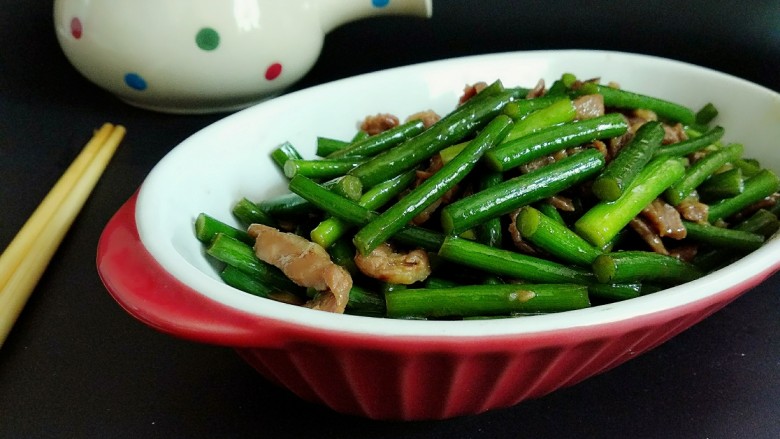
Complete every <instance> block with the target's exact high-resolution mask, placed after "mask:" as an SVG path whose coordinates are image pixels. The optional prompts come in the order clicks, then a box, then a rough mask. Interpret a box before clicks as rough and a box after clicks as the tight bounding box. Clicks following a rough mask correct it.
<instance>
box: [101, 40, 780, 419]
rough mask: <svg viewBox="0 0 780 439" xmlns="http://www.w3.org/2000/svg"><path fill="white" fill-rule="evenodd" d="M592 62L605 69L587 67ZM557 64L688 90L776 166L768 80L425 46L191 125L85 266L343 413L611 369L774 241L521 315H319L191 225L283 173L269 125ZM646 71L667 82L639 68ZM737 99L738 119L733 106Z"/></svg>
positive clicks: (373, 411) (775, 257)
mask: <svg viewBox="0 0 780 439" xmlns="http://www.w3.org/2000/svg"><path fill="white" fill-rule="evenodd" d="M604 66H609V68H608V70H606V71H602V72H596V71H594V69H596V68H605V67H604ZM445 71H446V72H449V74H450V76H454V78H450V79H443V80H442V78H448V77H443V76H441V75H440V73H441V72H445ZM568 71H571V72H576V73H577V74H578V75H579V76H581V77H590V76H602V77H604V78H605V79H607V80H615V81H618V82H620V83H622V84H623V85H624V87H626V88H630V89H632V90H637V91H640V92H644V93H647V94H654V95H657V96H661V97H667V98H670V99H671V98H676V100H677V101H680V102H682V103H685V104H688V105H691V106H692V107H695V106H701V105H702V104H703V103H706V102H709V101H712V102H714V103H715V104H716V105H717V106H718V107H719V108H720V109H721V116H720V118H721V119H719V123H720V124H722V125H723V126H724V127H726V130H727V132H728V133H729V134H728V135H730V136H734V137H733V138H734V139H739V140H740V141H741V142H743V143H744V144H745V147H746V150H747V151H748V153H749V155H750V156H751V157H756V158H759V159H761V160H762V163H764V165H765V166H767V167H769V168H771V169H774V170H777V169H778V168H780V166H779V165H780V163H778V160H780V158H778V157H777V155H776V154H774V153H773V152H772V150H771V149H770V148H769V146H768V145H770V144H771V143H769V141H770V140H771V139H776V138H780V124H779V123H777V122H778V121H777V117H778V116H777V115H773V114H771V112H770V110H771V109H772V108H773V106H774V108H776V107H777V104H778V103H780V96H778V95H777V94H776V93H774V92H772V91H769V90H766V89H763V88H761V87H759V86H756V85H754V84H750V83H748V82H745V81H742V80H740V79H737V78H734V77H731V76H728V75H725V74H721V73H717V72H713V71H710V70H707V69H703V68H699V67H695V66H691V65H686V64H682V63H678V62H674V61H669V60H663V59H658V58H652V57H646V56H638V55H630V54H621V53H614V52H592V51H554V52H528V53H509V54H499V55H488V56H481V57H471V58H463V59H456V60H448V61H440V62H435V63H428V64H423V65H417V66H411V67H405V68H401V69H394V70H390V71H386V72H380V73H374V74H370V75H364V76H361V77H357V78H353V79H350V80H344V81H338V82H335V83H332V84H327V85H324V86H320V87H315V88H313V89H309V90H304V91H301V92H297V93H293V94H290V95H287V96H284V97H281V98H278V99H275V100H273V101H269V102H267V103H264V104H260V105H258V106H256V107H253V108H250V109H248V110H245V111H243V112H240V113H237V114H235V115H233V116H231V117H228V118H226V119H225V120H223V121H221V122H219V123H217V124H215V125H213V126H211V127H208V128H207V129H205V130H203V131H202V132H200V133H198V134H196V135H195V136H193V137H191V138H190V139H188V140H187V141H185V142H184V143H182V144H181V145H179V146H178V147H176V148H175V149H174V150H173V151H171V153H169V154H168V156H166V157H165V158H164V159H163V160H162V161H161V162H160V164H159V165H157V166H156V167H155V169H154V170H153V171H152V172H151V173H150V175H149V177H148V178H147V179H146V180H145V181H144V183H143V185H142V186H141V189H140V190H139V192H138V193H137V194H136V195H134V196H133V197H132V198H131V199H130V200H128V201H127V203H126V204H125V205H124V206H123V207H122V208H121V209H120V210H119V211H118V212H117V213H116V215H115V216H114V217H113V218H112V219H111V220H110V222H109V223H108V225H107V226H106V228H105V231H104V232H103V235H102V236H101V239H100V243H99V247H98V256H97V262H98V270H99V273H100V276H101V278H102V280H103V282H104V283H105V285H106V287H107V289H108V291H109V292H110V293H111V294H112V295H113V297H114V298H115V299H116V300H117V302H118V303H119V304H120V305H121V306H122V307H124V309H125V310H127V312H128V313H130V314H131V315H133V316H135V317H136V318H137V319H139V320H140V321H142V322H144V323H146V324H147V325H149V326H151V327H153V328H155V329H158V330H160V331H162V332H165V333H168V334H171V335H174V336H177V337H181V338H184V339H188V340H194V341H198V342H204V343H212V344H219V345H225V346H231V347H235V348H236V350H237V351H238V352H239V354H240V355H241V356H242V357H243V358H244V359H245V360H246V361H247V362H249V363H250V364H251V365H252V366H254V367H255V368H256V369H257V370H258V371H259V372H260V373H261V374H262V375H264V376H265V377H267V378H268V379H269V380H271V381H273V382H276V383H278V384H279V385H281V386H284V387H286V388H288V389H290V390H291V391H292V392H294V393H295V394H297V395H299V396H300V397H301V398H304V399H306V400H310V401H316V402H319V403H322V404H325V405H327V406H329V407H331V408H333V409H334V410H336V411H339V412H343V413H348V414H355V415H362V416H367V417H370V418H376V419H405V420H412V419H441V418H449V417H454V416H459V415H467V414H476V413H480V412H484V411H486V410H490V409H494V408H499V407H506V406H511V405H514V404H517V403H519V402H521V401H523V400H525V399H528V398H535V397H540V396H542V395H545V394H548V393H550V392H553V391H555V390H556V389H559V388H561V387H565V386H570V385H573V384H575V383H578V382H580V381H582V380H584V379H586V378H588V377H591V376H593V375H596V374H599V373H601V372H604V371H606V370H609V369H611V368H613V367H615V366H618V365H620V364H622V363H623V362H625V361H627V360H629V359H631V358H634V357H636V356H637V355H639V354H641V353H643V352H646V351H647V350H649V349H652V348H653V347H655V346H658V345H659V344H661V343H663V342H664V341H666V340H668V339H669V338H671V337H673V336H675V335H676V334H678V333H680V332H682V331H683V330H685V329H687V328H689V327H690V326H691V325H693V324H695V323H697V322H699V321H701V320H702V319H704V318H706V317H707V316H709V315H710V314H712V313H714V312H715V311H717V310H718V309H720V308H722V307H723V306H725V305H726V304H728V303H729V302H731V301H732V300H733V299H735V298H736V297H738V296H739V295H740V294H742V293H744V292H746V291H748V290H750V289H751V288H752V287H754V286H755V285H757V284H758V283H760V282H761V281H763V280H764V279H765V278H767V277H768V276H770V275H771V274H772V273H774V272H776V271H777V270H778V269H780V240H778V239H776V237H775V238H773V239H771V240H770V241H769V242H768V243H767V244H765V245H764V246H763V247H762V248H760V249H759V250H757V251H755V252H753V253H751V254H750V255H748V256H746V257H744V258H742V259H741V260H739V261H737V262H735V263H734V264H731V265H730V266H728V267H726V268H724V269H721V270H718V271H716V272H713V273H711V274H708V275H707V276H705V277H703V278H700V279H697V280H695V281H693V282H689V283H687V284H684V285H680V286H677V287H674V288H670V289H667V290H664V291H660V292H657V293H653V294H650V295H647V296H642V297H639V298H637V299H631V300H628V301H624V302H619V303H614V304H609V305H601V306H596V307H592V308H589V309H584V310H577V311H569V312H565V313H558V314H550V315H541V316H533V317H526V318H516V319H498V320H484V321H483V320H479V321H458V322H454V321H440V322H433V321H430V322H429V321H407V320H392V319H378V318H371V317H360V316H348V315H335V314H331V313H325V312H319V311H312V310H309V309H304V308H299V307H294V306H290V305H285V304H281V303H277V302H273V301H269V300H265V299H261V298H257V297H254V296H251V295H248V294H245V293H242V292H240V291H237V290H234V289H232V288H230V287H228V286H226V285H224V284H223V283H221V282H220V281H219V280H218V276H217V275H216V271H215V270H214V268H213V267H211V266H210V265H209V263H208V262H207V261H206V258H205V257H204V255H203V253H202V249H201V247H200V243H198V242H197V241H196V240H195V238H194V235H193V231H192V221H193V220H194V218H195V216H196V215H197V214H198V213H200V212H209V213H213V214H215V216H218V217H219V215H220V214H221V215H223V218H225V219H228V218H230V213H229V212H230V207H231V206H232V204H233V203H234V202H235V201H236V200H237V199H238V198H239V197H241V196H248V197H250V198H253V197H254V198H258V199H260V198H262V196H265V195H268V194H273V193H279V192H280V191H281V190H283V188H284V182H283V179H282V178H281V177H280V176H278V175H277V173H276V171H274V170H273V169H272V167H271V166H272V165H271V164H268V166H267V167H265V168H263V167H262V166H265V165H257V166H261V169H259V170H258V169H255V166H256V164H257V163H264V162H270V161H269V160H268V159H267V154H268V152H269V151H270V150H271V149H272V148H273V147H275V146H276V145H278V144H279V143H281V141H284V140H290V139H292V140H293V142H294V144H296V146H298V145H301V146H300V147H299V149H300V150H302V152H307V151H306V149H305V146H304V145H306V144H307V143H306V142H309V143H308V144H310V145H313V139H314V136H316V135H325V136H333V137H345V136H347V135H349V133H350V132H351V131H352V130H354V125H353V124H352V123H345V122H349V121H354V120H357V119H358V118H359V117H360V116H361V115H365V114H373V113H376V112H379V111H383V112H387V111H389V112H396V113H397V114H410V113H412V112H414V111H417V110H419V109H421V108H423V109H424V108H429V107H436V105H438V106H439V107H440V108H446V106H447V105H450V106H451V105H454V102H455V101H456V99H457V95H458V94H459V92H460V90H461V89H462V85H463V84H464V83H472V82H476V81H477V80H481V79H486V78H487V79H494V78H513V80H510V79H506V80H505V83H507V84H513V83H514V82H515V81H518V82H517V85H525V84H533V83H535V82H536V79H538V78H555V77H559V76H560V74H561V73H562V72H568ZM637 72H641V73H637ZM658 77H665V78H668V81H665V82H663V83H659V82H658V81H652V80H651V79H653V78H658ZM380 84H381V85H382V87H380V91H379V92H377V93H378V94H379V96H378V97H376V96H374V97H372V99H362V100H359V102H345V103H342V104H336V105H335V107H334V106H333V105H334V102H337V101H339V100H340V99H339V97H340V96H364V94H365V93H367V91H368V90H376V88H377V86H378V85H380ZM388 84H390V85H388ZM681 90H682V91H681ZM377 93H375V94H377ZM342 100H343V99H342ZM429 104H430V105H429ZM748 106H749V108H750V111H752V112H753V113H752V114H753V115H754V116H753V117H751V118H746V117H745V114H746V108H748ZM342 107H343V108H342ZM325 109H327V110H328V111H324V110H325ZM757 114H759V115H760V116H755V115H757ZM314 115H319V116H320V120H318V121H317V122H316V123H314V124H312V125H314V126H312V125H305V126H308V127H310V129H311V130H309V128H307V129H305V130H302V129H300V128H299V127H300V126H301V125H300V124H301V123H303V122H305V121H307V120H309V118H312V117H313V116H314ZM757 117H758V118H759V119H761V118H762V117H763V118H774V123H772V124H765V125H760V126H759V125H756V124H757V123H758V122H761V121H758V122H756V118H757ZM323 119H324V120H323ZM747 119H750V120H747ZM304 131H305V132H304ZM225 145H229V146H230V148H231V151H230V152H229V153H225V152H224V150H225ZM262 145H265V149H263V147H262ZM312 150H313V146H312ZM206 158H208V160H206ZM253 158H257V160H253Z"/></svg>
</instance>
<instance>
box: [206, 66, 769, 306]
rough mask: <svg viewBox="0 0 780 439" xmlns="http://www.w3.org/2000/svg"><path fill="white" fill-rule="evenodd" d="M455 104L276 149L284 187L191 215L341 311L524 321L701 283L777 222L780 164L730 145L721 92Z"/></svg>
mask: <svg viewBox="0 0 780 439" xmlns="http://www.w3.org/2000/svg"><path fill="white" fill-rule="evenodd" d="M454 104H455V108H454V109H453V110H452V111H451V112H450V113H448V114H446V115H439V114H437V113H435V112H433V111H430V110H423V111H420V112H419V113H416V114H412V115H408V116H406V117H405V118H404V119H401V118H400V117H399V115H393V114H387V113H384V114H376V115H369V116H366V117H365V119H363V120H362V122H361V123H360V124H359V127H358V129H357V130H356V131H357V133H356V134H355V136H354V137H353V138H352V139H348V140H336V139H329V138H324V137H320V138H318V140H317V145H316V146H317V149H316V154H317V156H318V157H309V158H304V157H302V156H301V155H300V154H299V152H298V151H297V150H296V148H295V147H294V146H293V145H291V144H290V143H285V144H283V145H279V146H278V147H277V148H276V149H275V150H274V151H273V152H272V154H271V157H270V159H272V160H273V161H274V162H275V163H276V164H277V165H278V167H279V170H280V172H282V173H283V174H284V176H285V177H286V178H287V179H288V185H289V189H290V193H288V194H285V195H282V196H279V197H274V198H271V199H266V200H248V199H242V200H238V201H237V202H236V204H235V207H234V209H233V216H234V218H233V220H232V221H231V220H229V219H221V220H220V219H216V218H214V217H212V216H210V215H208V214H207V213H202V214H200V215H199V217H198V218H197V220H196V223H195V231H196V236H197V237H198V239H199V240H200V241H202V242H203V243H204V245H205V246H206V253H207V254H208V255H209V257H211V258H214V259H216V260H217V261H220V264H221V266H223V267H224V268H223V269H222V270H221V271H220V276H221V278H222V279H223V280H224V281H225V282H226V283H228V284H229V285H231V286H233V287H235V288H237V289H240V290H242V291H245V292H247V293H251V294H254V295H257V296H261V297H264V298H268V299H272V300H277V301H282V302H286V303H289V304H291V305H299V306H305V307H308V308H312V309H318V310H323V311H330V312H334V313H347V314H356V315H364V316H375V317H391V318H407V319H476V318H498V317H513V316H525V315H534V314H543V313H551V312H561V311H568V310H575V309H580V308H585V307H589V306H594V305H599V304H603V303H609V302H614V301H619V300H627V299H631V298H635V297H638V296H641V295H644V294H652V293H654V292H657V291H659V290H661V289H664V288H668V287H671V286H674V285H678V284H681V283H684V282H689V281H692V280H695V279H697V278H699V277H701V276H703V275H705V274H707V273H709V272H711V271H713V270H717V269H718V268H721V267H723V266H725V265H727V264H729V263H731V262H733V261H734V260H736V259H738V258H740V257H742V256H744V255H745V254H747V253H749V252H751V251H753V250H756V249H757V248H759V247H760V246H761V245H762V244H763V243H764V242H765V241H766V240H767V239H769V238H770V237H771V236H772V235H773V234H775V233H776V232H777V230H778V228H779V227H780V222H779V221H778V215H780V203H778V200H779V199H780V194H779V193H778V189H779V187H780V181H779V180H778V177H777V175H776V174H775V173H774V172H772V171H771V170H768V169H765V168H763V167H761V165H760V164H759V163H758V162H757V161H755V160H753V159H751V158H749V157H745V156H743V152H744V151H743V147H742V145H741V144H738V143H726V142H724V141H723V140H722V139H723V136H724V133H725V129H724V127H721V126H719V125H717V124H716V123H717V108H716V107H715V106H714V105H712V104H708V105H706V106H704V107H702V108H701V109H700V110H698V111H693V110H692V109H690V108H688V107H685V106H683V105H680V104H677V103H674V102H670V101H667V100H663V99H658V98H655V97H651V96H647V95H642V94H638V93H634V92H631V91H626V90H623V89H621V88H620V87H619V86H618V85H617V84H602V83H601V81H600V80H599V79H592V80H585V81H583V80H578V79H577V78H576V77H575V76H574V75H571V74H564V75H563V76H562V77H561V78H560V79H558V80H556V81H554V82H553V83H552V84H551V85H550V86H549V87H547V86H546V84H545V82H544V81H543V80H540V81H539V82H538V83H537V84H536V85H535V86H534V87H533V88H530V89H529V88H522V87H504V85H503V84H502V83H501V82H500V81H496V82H494V83H492V84H487V83H478V84H472V85H468V86H466V88H465V89H464V92H463V94H462V96H461V97H460V99H459V101H458V102H457V103H454ZM229 223H233V224H240V226H239V227H235V226H232V225H229Z"/></svg>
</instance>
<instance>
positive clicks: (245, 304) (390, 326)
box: [136, 49, 780, 338]
mask: <svg viewBox="0 0 780 439" xmlns="http://www.w3.org/2000/svg"><path fill="white" fill-rule="evenodd" d="M545 56H557V57H560V56H574V57H577V56H579V57H600V58H604V57H607V58H619V59H621V60H623V61H631V62H653V63H663V64H664V65H666V66H669V67H674V68H676V69H684V70H688V71H692V70H695V71H696V72H697V73H701V74H705V75H716V76H718V77H720V78H722V79H725V80H728V81H736V82H738V83H740V84H742V85H743V86H749V87H758V88H759V89H760V90H761V91H762V92H765V93H770V94H772V95H774V96H775V97H776V99H778V100H779V101H780V95H779V94H777V93H776V92H774V91H772V90H769V89H767V88H765V87H762V86H760V85H757V84H754V83H751V82H748V81H746V80H743V79H741V78H737V77H735V76H732V75H728V74H726V73H722V72H718V71H715V70H712V69H708V68H705V67H700V66H696V65H693V64H689V63H684V62H681V61H676V60H671V59H666V58H660V57H656V56H651V55H642V54H634V53H626V52H614V51H601V50H579V49H574V50H542V51H521V52H502V53H493V54H483V55H474V56H467V57H459V58H450V59H444V60H438V61H430V62H425V63H419V64H414V65H410V66H402V67H396V68H392V69H387V70H383V71H379V72H372V73H366V74H362V75H358V76H355V77H351V78H345V79H341V80H337V81H333V82H330V83H326V84H321V85H318V86H315V87H311V88H308V89H304V90H299V91H296V92H293V93H290V94H288V95H284V96H281V97H278V98H276V99H274V100H271V101H267V102H264V103H260V104H258V105H256V106H253V107H251V108H248V109H245V110H242V111H240V112H238V113H236V114H233V115H231V116H228V117H226V118H223V119H221V120H220V121H217V122H215V123H214V124H212V125H209V126H208V127H205V128H204V129H202V130H200V131H199V132H197V133H195V134H194V135H193V136H191V137H189V138H188V139H186V140H184V141H183V142H182V143H180V144H179V145H178V146H176V147H175V148H174V149H173V150H171V152H169V153H168V154H167V155H166V157H164V158H163V160H161V161H160V163H158V164H157V165H156V166H155V167H154V169H153V170H152V171H151V172H150V174H149V175H148V176H147V178H146V179H145V180H144V182H143V183H142V185H141V187H140V189H139V193H138V200H137V206H138V211H136V221H137V222H138V224H139V226H138V231H139V234H140V237H141V241H142V244H143V246H144V247H145V248H146V249H147V251H148V252H149V253H150V254H151V255H152V257H153V258H154V259H155V260H156V261H157V262H158V263H159V264H160V265H161V266H162V267H163V269H164V270H166V271H167V272H168V273H169V274H170V275H171V276H172V277H173V278H174V279H176V280H177V281H178V282H180V283H181V284H182V285H183V286H187V287H190V288H192V289H195V290H197V291H199V292H200V293H201V294H205V295H207V296H208V297H209V298H210V299H211V300H213V301H215V302H218V303H220V304H222V305H226V306H228V307H231V308H235V309H238V310H241V311H243V312H246V313H248V314H251V315H254V316H257V317H263V318H265V319H268V320H270V321H278V322H283V323H284V324H285V325H292V326H299V327H302V328H307V329H316V330H318V331H327V332H338V333H352V334H359V335H367V336H407V337H447V338H449V337H466V338H474V337H489V336H507V335H520V334H538V333H543V332H549V331H560V330H565V329H573V328H582V327H592V326H598V325H604V324H610V323H616V322H625V321H628V320H631V319H637V318H640V317H645V316H649V315H654V314H657V313H662V312H665V311H669V310H671V309H675V308H684V307H685V306H686V305H691V304H694V303H696V302H700V301H703V300H704V299H714V298H718V297H723V298H724V300H725V299H726V298H727V297H731V296H732V295H733V291H734V290H735V289H736V290H739V291H740V292H744V291H745V290H747V289H749V288H751V287H752V286H754V285H755V284H757V283H758V282H760V281H761V280H763V279H764V278H766V277H768V276H769V275H771V274H772V273H773V272H775V271H777V270H778V269H780V239H777V236H775V238H774V239H771V240H770V241H769V242H767V243H766V244H765V245H764V246H763V247H761V248H760V249H758V250H756V251H755V252H753V253H751V254H749V255H747V256H745V257H743V258H741V259H740V260H738V261H736V262H734V263H733V264H731V265H729V266H728V267H726V268H724V269H720V270H718V271H715V272H713V273H710V274H708V275H706V276H704V277H702V278H700V279H697V280H694V281H692V282H689V283H686V284H683V285H679V286H675V287H672V288H669V289H666V290H663V291H660V292H657V293H653V294H650V295H646V296H641V297H638V298H635V299H631V300H628V301H623V302H617V303H612V304H606V305H599V306H594V307H590V308H586V309H581V310H575V311H567V312H564V313H556V314H548V315H539V316H532V317H529V318H522V319H519V318H518V319H492V320H474V321H414V320H397V319H382V318H375V317H362V316H351V315H335V314H331V313H325V312H316V311H312V310H309V309H305V308H300V307H294V306H289V305H286V304H282V303H277V302H273V301H270V300H266V299H261V298H257V297H254V296H251V295H249V294H245V293H241V294H235V293H236V292H237V290H235V289H233V288H232V287H229V286H227V285H225V284H223V283H221V282H220V281H218V280H217V279H214V278H212V277H209V276H207V275H206V274H205V273H202V272H200V274H199V275H198V274H196V273H194V271H198V272H199V270H198V269H197V268H195V267H192V266H189V265H188V264H186V262H184V261H181V260H179V261H176V260H175V259H176V257H177V255H176V254H175V252H173V253H174V254H172V253H171V251H170V249H167V250H166V248H165V246H164V245H162V244H161V243H160V242H159V241H155V236H154V234H153V233H149V230H148V229H145V227H144V222H145V219H144V217H143V209H145V208H148V206H153V205H154V202H155V201H154V191H153V188H154V185H155V184H156V177H157V175H158V174H159V173H160V172H161V169H164V168H165V167H166V166H168V163H171V162H173V161H174V160H175V159H174V157H175V155H177V153H178V152H180V151H182V150H184V149H186V148H188V147H189V145H192V144H195V143H197V142H199V141H200V139H201V138H203V137H207V136H208V135H209V133H210V132H211V130H216V129H222V128H224V127H225V126H229V125H231V124H232V125H236V124H238V125H240V124H241V123H244V122H245V121H246V120H249V119H251V118H253V117H254V116H255V115H256V113H259V112H261V111H264V109H266V108H268V107H271V106H280V107H285V106H290V105H294V104H295V103H296V102H300V101H301V100H302V99H305V98H306V96H308V94H312V93H316V92H320V91H322V90H326V89H328V88H334V87H342V86H344V84H346V83H348V81H371V80H377V78H382V77H383V75H391V74H395V73H397V72H401V71H406V72H408V71H414V70H415V69H417V70H420V69H425V68H429V67H431V66H436V67H441V66H444V65H453V66H454V65H457V64H458V63H463V62H481V61H485V60H493V61H495V60H500V59H503V58H516V57H545ZM193 239H194V237H193ZM193 270H194V271H193ZM367 319H369V320H367Z"/></svg>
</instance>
